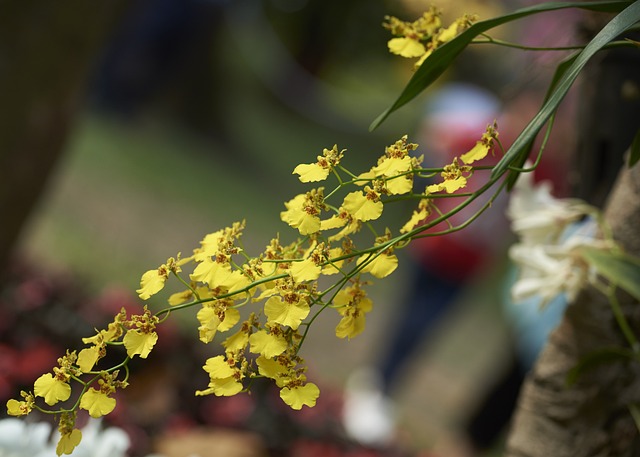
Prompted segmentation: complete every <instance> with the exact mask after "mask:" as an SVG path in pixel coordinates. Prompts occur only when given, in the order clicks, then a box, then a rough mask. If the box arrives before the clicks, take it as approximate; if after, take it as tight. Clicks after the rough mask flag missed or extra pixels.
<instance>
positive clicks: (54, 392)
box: [33, 373, 71, 406]
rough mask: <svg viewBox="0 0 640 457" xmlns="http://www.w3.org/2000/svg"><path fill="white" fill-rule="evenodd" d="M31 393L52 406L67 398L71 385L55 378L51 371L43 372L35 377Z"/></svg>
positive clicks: (69, 394)
mask: <svg viewBox="0 0 640 457" xmlns="http://www.w3.org/2000/svg"><path fill="white" fill-rule="evenodd" d="M33 393H34V394H35V395H36V397H42V398H44V401H45V403H46V404H47V405H49V406H53V405H55V404H56V403H58V402H59V401H65V400H68V399H69V397H70V396H71V386H69V384H67V383H66V382H64V381H61V380H59V379H56V378H55V377H54V376H53V375H52V374H51V373H45V374H43V375H42V376H40V377H39V378H38V379H36V382H35V383H34V385H33Z"/></svg>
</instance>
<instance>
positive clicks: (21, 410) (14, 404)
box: [7, 398, 32, 416]
mask: <svg viewBox="0 0 640 457" xmlns="http://www.w3.org/2000/svg"><path fill="white" fill-rule="evenodd" d="M31 410H32V407H31V406H30V405H29V404H28V403H27V402H26V401H18V400H15V399H13V398H12V399H10V400H8V401H7V414H9V416H26V415H27V414H29V413H30V412H31Z"/></svg>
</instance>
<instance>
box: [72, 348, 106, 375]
mask: <svg viewBox="0 0 640 457" xmlns="http://www.w3.org/2000/svg"><path fill="white" fill-rule="evenodd" d="M99 357H100V348H99V347H98V346H91V347H89V348H84V349H83V350H82V351H80V353H79V354H78V360H77V362H76V364H77V365H78V367H80V370H82V372H83V373H88V372H89V371H91V370H92V369H93V366H94V365H95V364H96V362H97V361H98V358H99Z"/></svg>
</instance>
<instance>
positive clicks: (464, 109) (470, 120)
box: [344, 83, 507, 444]
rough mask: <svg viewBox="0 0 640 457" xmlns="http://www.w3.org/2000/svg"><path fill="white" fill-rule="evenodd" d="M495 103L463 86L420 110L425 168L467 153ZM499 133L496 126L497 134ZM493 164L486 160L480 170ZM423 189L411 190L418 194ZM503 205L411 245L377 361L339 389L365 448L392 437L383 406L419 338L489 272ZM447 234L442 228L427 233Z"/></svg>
mask: <svg viewBox="0 0 640 457" xmlns="http://www.w3.org/2000/svg"><path fill="white" fill-rule="evenodd" d="M499 111H500V102H499V100H498V99H497V97H496V96H495V95H493V94H492V93H490V92H488V91H486V90H484V89H482V88H480V87H479V86H476V85H472V84H467V83H450V84H448V85H446V86H444V87H442V88H440V89H439V90H438V91H437V92H436V93H435V95H433V96H432V97H431V98H430V99H429V100H428V101H427V104H426V111H425V118H424V121H423V125H422V126H421V131H420V140H419V143H420V145H421V146H423V147H422V148H421V152H424V154H425V165H426V166H433V167H440V166H443V165H446V164H449V163H451V162H452V161H453V159H454V157H459V156H460V155H462V154H464V153H466V152H468V151H469V150H470V149H471V148H472V147H473V146H474V145H475V143H476V142H477V141H478V140H479V139H480V137H481V136H482V134H483V133H484V132H485V130H486V128H487V125H489V124H492V123H493V122H494V120H495V119H496V118H497V117H498V114H499ZM498 128H499V126H498ZM495 160H496V159H495V158H493V157H491V155H490V156H489V157H488V158H487V159H484V160H483V161H482V162H481V163H480V165H487V164H488V163H491V162H494V161H495ZM481 173H482V172H476V174H477V175H476V176H474V177H473V178H472V179H470V180H469V182H468V184H467V187H466V188H465V189H464V191H465V192H473V191H475V190H477V189H479V188H480V186H481V185H482V184H483V183H484V182H485V180H484V179H482V176H481ZM426 184H428V183H427V182H425V181H424V180H421V182H419V183H416V185H417V186H419V188H418V189H417V190H418V191H419V192H422V191H424V186H425V185H426ZM490 194H491V192H487V193H486V194H484V195H483V196H482V197H480V198H478V199H477V200H475V201H474V202H472V203H471V204H470V205H469V206H467V207H466V208H464V209H463V210H462V211H460V212H458V213H456V214H455V215H453V216H452V217H451V218H450V219H449V222H450V223H451V224H452V225H453V226H457V225H460V224H462V223H464V222H465V221H467V220H468V219H469V218H470V217H471V216H473V215H474V214H475V213H476V211H478V210H479V209H480V207H481V206H482V205H484V204H485V203H486V201H487V199H488V198H489V195H490ZM434 201H435V203H436V205H437V207H438V209H439V211H440V212H442V213H446V212H448V211H450V210H452V209H453V208H454V207H456V206H457V205H459V204H460V203H461V199H460V198H441V199H436V200H434ZM503 202H504V199H503V198H498V201H496V202H494V204H493V205H492V208H491V210H490V211H488V212H487V213H485V214H483V215H481V216H480V217H479V218H478V219H477V220H475V221H474V222H473V223H472V224H471V225H470V226H468V227H466V228H465V229H464V230H461V231H457V232H452V233H449V234H447V235H444V236H434V237H425V238H419V239H416V240H414V241H412V249H410V254H411V256H410V258H409V259H408V261H409V262H410V263H411V267H410V271H411V274H412V277H411V278H410V280H409V286H408V289H407V295H406V297H404V299H403V300H402V302H401V303H400V307H399V309H398V313H399V316H400V317H399V319H398V321H397V322H396V323H395V327H394V328H393V329H392V330H391V332H390V340H389V344H388V345H387V346H386V348H387V349H386V350H387V352H386V354H385V356H384V357H383V358H382V359H381V360H379V361H378V363H377V366H376V367H373V368H368V369H363V370H360V371H358V372H356V373H354V374H353V376H352V377H351V378H350V379H349V381H348V383H347V390H346V398H345V412H344V424H345V428H346V430H347V432H348V433H349V434H351V435H352V436H353V437H354V438H356V439H358V440H360V441H363V442H368V443H370V444H384V443H386V442H388V441H389V440H390V439H391V438H392V437H393V434H394V433H395V430H394V428H395V427H394V422H395V418H394V416H395V412H394V407H393V402H392V401H391V400H390V398H391V395H392V393H393V390H394V388H395V387H396V385H397V383H398V380H399V378H400V376H401V374H402V372H403V370H404V368H405V367H406V365H407V363H408V362H409V361H410V358H411V357H412V356H413V355H414V354H415V351H416V349H417V348H418V347H419V346H420V344H421V343H422V341H423V340H424V339H425V337H427V336H429V334H430V333H431V332H432V331H433V330H434V328H435V327H436V326H437V324H438V323H439V322H440V320H441V318H442V316H443V315H444V314H445V313H446V312H447V311H448V310H450V309H451V308H452V307H453V306H454V304H455V303H456V302H457V300H458V299H459V298H460V296H461V295H462V293H463V292H464V291H465V289H466V288H467V287H468V285H469V284H471V283H472V282H473V281H474V280H475V279H476V278H478V276H479V275H480V273H482V272H483V271H486V269H487V268H489V267H490V266H491V265H492V264H493V261H494V259H495V257H496V254H497V253H498V252H501V249H502V248H504V247H505V246H503V243H504V240H505V239H506V238H505V236H504V235H505V234H506V233H507V225H506V220H505V219H504V218H503V213H504V211H503V210H502V209H503V208H504V205H503ZM446 228H447V224H445V223H443V224H440V225H438V226H437V227H434V229H433V230H434V231H440V230H444V229H446Z"/></svg>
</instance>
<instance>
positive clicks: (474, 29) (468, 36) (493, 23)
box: [369, 1, 630, 130]
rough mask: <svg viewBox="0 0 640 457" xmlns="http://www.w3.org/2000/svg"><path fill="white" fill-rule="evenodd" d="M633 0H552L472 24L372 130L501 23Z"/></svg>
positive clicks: (429, 62)
mask: <svg viewBox="0 0 640 457" xmlns="http://www.w3.org/2000/svg"><path fill="white" fill-rule="evenodd" d="M629 3H630V1H600V2H550V3H541V4H538V5H533V6H530V7H527V8H522V9H519V10H516V11H514V12H513V13H509V14H506V15H504V16H499V17H496V18H493V19H488V20H486V21H480V22H476V23H475V24H473V25H472V26H471V27H469V28H468V29H467V30H465V31H464V32H462V33H461V34H460V35H458V36H457V37H456V38H454V39H453V40H451V41H449V42H447V43H445V44H443V45H442V46H440V47H439V48H437V49H436V50H435V51H433V53H432V54H431V55H430V56H429V57H428V58H427V59H426V60H425V62H424V63H423V64H422V65H421V66H420V68H418V69H417V70H416V72H415V73H414V75H413V77H412V78H411V79H410V80H409V82H408V83H407V85H406V87H405V88H404V90H403V91H402V93H401V94H400V96H399V97H398V99H397V100H396V101H395V102H394V103H393V104H392V105H391V106H390V107H389V108H388V109H387V110H386V111H384V112H383V113H382V114H381V115H380V116H378V118H377V119H376V120H374V121H373V123H372V124H371V126H370V127H369V130H374V129H375V128H377V127H378V126H379V125H380V124H381V123H382V122H383V121H384V120H385V119H386V118H387V117H388V116H389V115H390V114H391V113H393V112H394V111H396V110H397V109H399V108H400V107H402V106H404V105H405V104H407V103H408V102H409V101H411V100H413V99H414V98H415V97H416V96H417V95H418V94H419V93H421V92H422V91H423V90H424V89H426V88H427V87H428V86H430V85H431V84H432V83H433V82H434V81H435V80H436V79H438V78H439V77H440V75H442V73H444V71H445V70H446V69H447V68H449V67H450V66H451V63H452V62H453V61H454V59H455V58H456V57H457V56H458V55H459V54H460V53H461V52H462V51H463V50H464V49H465V48H466V47H467V46H468V45H469V44H470V43H471V41H472V40H473V39H474V38H475V37H477V36H478V35H480V34H482V33H484V32H486V31H487V30H491V29H492V28H495V27H497V26H499V25H502V24H506V23H508V22H512V21H515V20H518V19H521V18H523V17H526V16H530V15H532V14H538V13H543V12H547V11H555V10H559V9H565V8H580V9H587V10H591V11H602V12H618V11H621V10H622V9H623V8H624V7H626V6H628V5H629Z"/></svg>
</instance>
